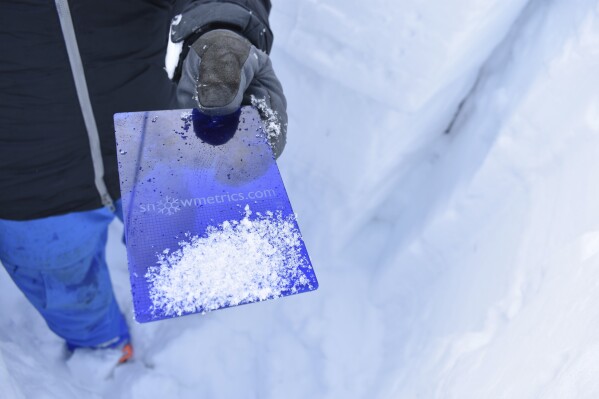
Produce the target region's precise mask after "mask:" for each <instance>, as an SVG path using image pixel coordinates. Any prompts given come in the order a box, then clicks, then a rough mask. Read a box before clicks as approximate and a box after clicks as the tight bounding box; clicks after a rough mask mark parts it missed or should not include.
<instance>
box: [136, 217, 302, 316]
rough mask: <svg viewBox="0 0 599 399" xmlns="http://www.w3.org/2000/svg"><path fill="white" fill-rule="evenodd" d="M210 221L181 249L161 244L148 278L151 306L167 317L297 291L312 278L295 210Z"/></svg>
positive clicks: (181, 245) (188, 239)
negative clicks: (306, 272)
mask: <svg viewBox="0 0 599 399" xmlns="http://www.w3.org/2000/svg"><path fill="white" fill-rule="evenodd" d="M251 215H252V211H251V210H250V207H249V205H246V206H245V216H244V217H243V219H241V220H240V221H237V220H228V221H224V222H223V223H221V224H220V225H218V226H209V227H208V228H207V229H206V234H205V235H203V236H197V235H194V236H190V235H187V237H186V240H184V241H181V242H180V243H179V247H180V248H179V249H177V250H175V251H170V249H169V248H167V249H165V250H164V251H163V252H162V253H161V254H158V262H157V265H155V266H150V267H149V268H148V272H147V273H146V276H145V277H146V279H147V281H148V283H149V286H150V290H149V291H150V292H149V295H150V300H151V302H152V308H153V311H154V312H156V311H159V313H160V314H164V315H166V316H181V315H182V314H187V313H194V312H208V311H211V310H216V309H220V308H223V307H226V306H236V305H239V304H243V303H250V302H256V301H264V300H266V299H270V298H277V297H280V296H282V295H283V294H284V293H285V292H289V293H297V292H298V289H300V288H303V287H308V286H309V285H310V281H309V279H308V277H306V276H305V275H304V273H303V271H302V269H305V268H308V267H310V265H309V264H308V261H307V259H305V258H304V257H303V255H302V253H301V248H302V244H301V236H300V233H299V231H298V230H297V228H296V225H295V223H294V218H293V215H290V217H288V218H283V217H282V215H281V213H280V212H277V213H276V214H274V213H272V212H266V214H264V215H261V214H258V215H257V217H255V218H252V219H250V216H251Z"/></svg>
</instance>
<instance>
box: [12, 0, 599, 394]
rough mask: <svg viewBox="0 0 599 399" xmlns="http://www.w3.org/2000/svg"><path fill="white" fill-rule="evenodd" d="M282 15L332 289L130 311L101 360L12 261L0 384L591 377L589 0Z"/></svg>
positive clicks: (306, 186) (33, 390)
mask: <svg viewBox="0 0 599 399" xmlns="http://www.w3.org/2000/svg"><path fill="white" fill-rule="evenodd" d="M271 20H272V25H273V30H274V31H275V34H276V41H275V48H274V50H273V54H272V58H273V63H274V65H275V68H276V70H277V73H278V75H279V77H280V78H281V80H282V81H283V84H284V87H285V89H286V93H287V96H288V101H289V116H290V128H289V142H288V146H287V149H286V150H285V153H284V155H283V157H282V158H281V160H280V163H279V165H280V168H281V171H282V173H283V175H284V179H285V182H286V185H287V188H288V192H289V196H290V198H291V200H292V203H293V204H294V208H295V210H296V212H297V213H298V216H299V221H300V225H301V227H302V230H303V233H304V238H305V240H306V244H307V246H308V249H309V250H310V253H311V256H312V260H313V262H314V266H315V270H316V272H317V275H318V277H319V280H320V289H319V290H318V291H316V292H314V293H310V294H305V295H298V296H295V297H289V298H285V299H281V300H276V301H269V302H266V303H260V304H255V305H250V306H244V307H241V308H234V309H228V310H224V311H219V312H215V313H212V314H209V315H206V316H188V317H184V318H180V319H173V320H166V321H161V322H156V323H151V324H144V325H138V324H133V335H134V339H135V344H136V350H137V358H136V360H135V361H134V362H132V363H130V364H127V365H125V366H122V367H119V368H117V369H116V370H115V371H114V373H113V375H112V377H110V378H109V379H104V378H103V377H100V376H101V375H102V372H103V369H102V368H103V367H104V364H105V362H103V361H102V359H101V358H100V356H98V355H94V354H82V355H79V356H75V357H74V358H72V359H71V360H70V361H69V362H67V363H65V362H64V360H63V357H64V352H63V350H64V349H63V346H62V343H61V341H60V340H59V339H58V338H57V337H55V336H54V335H53V334H52V333H51V332H49V331H48V330H47V328H46V327H45V325H44V322H43V320H41V318H40V317H39V316H38V315H37V314H36V313H35V311H34V310H33V308H32V307H31V306H30V305H29V304H28V303H27V302H26V300H25V299H24V297H23V296H22V294H21V293H20V292H19V291H18V290H17V289H16V288H15V287H14V285H13V284H12V282H11V281H10V279H9V278H8V277H7V275H6V273H5V272H4V271H3V270H2V271H0V303H1V304H2V306H3V309H4V310H3V311H2V317H1V318H0V397H2V398H61V399H62V398H82V397H86V398H87V397H89V398H102V397H106V398H276V399H278V398H307V397H311V398H331V399H337V398H377V399H378V398H381V399H387V398H389V399H398V398H401V399H403V398H408V399H410V398H427V399H428V398H460V399H464V398H472V399H479V398H509V399H514V398H560V399H561V398H576V399H578V398H596V397H599V380H598V379H597V378H596V375H597V372H599V334H598V333H597V332H598V331H599V181H598V179H597V172H596V171H597V170H599V73H597V71H599V3H598V2H597V0H592V1H591V0H530V1H524V0H509V1H506V0H446V1H436V2H422V1H417V0H404V1H401V2H393V1H389V0H372V1H369V2H363V1H358V0H306V1H301V2H286V1H278V2H276V1H275V2H274V4H273V13H272V18H271ZM446 131H449V133H448V134H445V132H446ZM121 231H122V226H120V225H119V224H118V223H116V222H115V223H114V224H113V225H112V226H111V234H110V243H109V248H108V256H109V261H110V265H111V271H112V275H113V280H114V284H115V287H116V291H117V295H118V298H119V300H120V303H121V304H122V307H123V308H124V309H125V310H126V311H127V312H128V313H130V312H131V308H132V306H131V299H130V294H129V287H128V277H127V267H126V261H125V252H124V248H123V247H122V245H121V244H120V242H119V236H120V234H121ZM88 370H93V372H91V373H90V372H87V371H88ZM90 375H91V377H90Z"/></svg>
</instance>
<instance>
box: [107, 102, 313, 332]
mask: <svg viewBox="0 0 599 399" xmlns="http://www.w3.org/2000/svg"><path fill="white" fill-rule="evenodd" d="M114 119H115V129H116V142H117V152H118V154H117V155H118V168H119V176H120V185H121V195H122V201H123V213H124V224H125V241H126V248H127V257H128V264H129V273H130V279H131V292H132V295H133V304H134V310H135V318H136V320H137V321H138V322H148V321H154V320H161V319H165V318H171V317H177V316H182V315H186V314H192V313H204V312H205V311H210V310H215V308H210V309H205V308H202V307H201V306H200V307H197V308H195V309H191V310H190V309H187V310H186V311H180V310H179V311H178V312H176V313H173V312H172V311H171V312H169V311H167V310H165V309H163V308H161V307H160V306H157V305H156V302H155V301H154V300H153V297H151V295H150V294H151V289H152V286H151V282H150V281H149V280H148V277H147V276H148V273H149V272H148V270H151V268H153V267H156V265H157V261H158V259H159V258H160V256H161V255H162V254H163V253H167V251H165V248H168V249H170V250H174V249H176V248H178V247H180V245H181V241H182V240H185V239H186V238H189V237H191V236H197V237H205V236H206V235H207V231H210V228H214V226H219V225H222V223H223V222H225V223H227V222H226V221H241V220H242V219H243V218H244V217H246V218H247V217H248V216H247V210H248V209H251V216H250V217H249V218H250V219H252V218H256V217H258V216H257V215H265V214H270V215H272V214H273V213H274V214H279V215H281V216H282V218H283V219H285V218H287V219H288V220H291V221H292V223H293V224H294V227H295V228H296V229H297V233H298V234H297V235H299V246H297V248H298V250H299V253H297V254H296V255H295V258H296V259H295V261H296V262H297V258H298V256H299V257H301V259H302V264H301V267H300V268H299V269H301V270H299V271H298V273H297V274H296V276H297V275H299V276H302V278H301V279H296V281H291V282H290V284H289V286H288V287H286V288H285V289H283V290H282V291H281V292H280V295H277V296H275V297H279V296H288V295H292V294H297V293H302V292H307V291H312V290H315V289H316V288H318V282H317V279H316V276H315V274H314V271H313V269H312V265H311V262H310V260H309V257H308V253H307V251H306V247H305V245H304V243H303V240H302V239H301V234H299V227H298V226H297V222H296V221H295V218H294V214H293V210H292V208H291V204H290V202H289V199H288V197H287V193H286V191H285V187H284V186H283V181H282V179H281V175H280V173H279V169H278V167H277V164H276V162H275V160H274V158H273V156H272V152H271V150H270V147H269V145H268V143H267V141H266V138H265V137H266V134H265V132H264V127H263V124H262V122H261V120H260V116H259V114H258V112H257V111H256V109H254V108H253V107H242V108H241V109H240V110H239V111H238V112H237V113H236V114H234V115H230V116H226V117H208V116H206V115H203V114H201V113H200V112H199V111H198V110H196V109H193V110H191V109H188V110H169V111H149V112H132V113H120V114H116V115H115V117H114ZM210 226H212V227H210ZM226 255H227V254H223V256H226ZM286 261H287V259H286ZM290 261H291V259H290ZM219 283H220V282H218V281H215V282H214V285H218V284H219ZM202 295H203V294H202ZM264 299H272V298H271V297H269V298H261V299H254V300H247V301H242V302H241V303H235V304H233V305H231V304H227V303H225V304H224V305H222V306H218V308H225V307H230V306H235V305H240V304H246V303H251V302H256V301H258V300H264Z"/></svg>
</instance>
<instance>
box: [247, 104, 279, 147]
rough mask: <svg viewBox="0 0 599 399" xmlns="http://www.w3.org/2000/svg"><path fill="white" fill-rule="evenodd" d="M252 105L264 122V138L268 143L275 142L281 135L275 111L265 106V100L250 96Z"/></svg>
mask: <svg viewBox="0 0 599 399" xmlns="http://www.w3.org/2000/svg"><path fill="white" fill-rule="evenodd" d="M252 105H253V106H254V107H256V108H257V109H258V111H259V112H260V115H261V116H262V119H263V122H264V130H265V131H266V138H267V139H268V142H269V143H273V142H276V141H277V138H278V137H279V136H280V135H281V122H279V115H278V113H277V111H274V110H273V109H272V108H270V107H269V106H268V104H266V99H264V98H257V97H256V96H253V95H252Z"/></svg>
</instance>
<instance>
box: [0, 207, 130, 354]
mask: <svg viewBox="0 0 599 399" xmlns="http://www.w3.org/2000/svg"><path fill="white" fill-rule="evenodd" d="M113 218H114V214H112V213H111V212H109V211H108V210H107V209H104V208H102V209H97V210H93V211H87V212H75V213H70V214H67V215H60V216H53V217H49V218H43V219H36V220H30V221H10V220H0V261H1V262H2V264H3V265H4V267H5V268H6V270H7V272H8V274H9V275H10V276H11V277H12V279H13V280H14V282H15V283H16V285H17V286H18V287H19V288H20V289H21V291H23V293H24V294H25V296H26V297H27V298H28V299H29V301H30V302H31V303H32V304H33V306H35V308H36V309H37V310H38V311H39V312H40V313H41V315H42V316H43V317H44V319H45V320H46V322H47V324H48V326H49V327H50V329H51V330H52V331H54V332H55V333H56V334H57V335H59V336H60V337H62V338H64V339H65V340H66V341H67V345H68V346H69V347H70V348H71V349H73V348H76V347H104V346H111V345H114V344H117V343H119V342H120V341H122V340H124V339H128V338H129V333H128V328H127V325H126V323H125V320H124V318H123V316H122V314H121V312H120V310H119V308H118V305H117V303H116V300H115V297H114V293H113V291H112V284H111V282H110V276H109V274H108V268H107V266H106V260H105V246H106V238H107V227H108V224H109V223H110V222H111V220H112V219H113Z"/></svg>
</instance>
